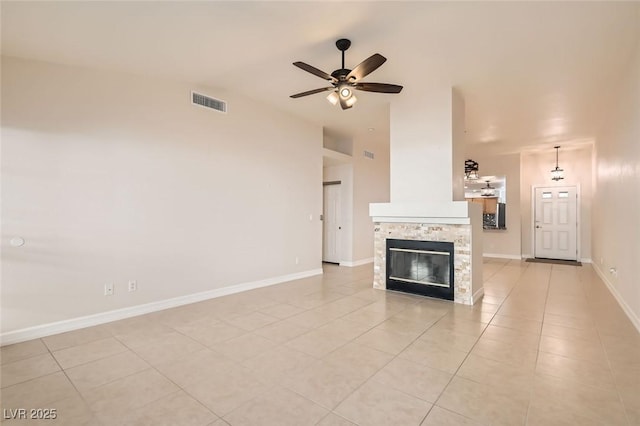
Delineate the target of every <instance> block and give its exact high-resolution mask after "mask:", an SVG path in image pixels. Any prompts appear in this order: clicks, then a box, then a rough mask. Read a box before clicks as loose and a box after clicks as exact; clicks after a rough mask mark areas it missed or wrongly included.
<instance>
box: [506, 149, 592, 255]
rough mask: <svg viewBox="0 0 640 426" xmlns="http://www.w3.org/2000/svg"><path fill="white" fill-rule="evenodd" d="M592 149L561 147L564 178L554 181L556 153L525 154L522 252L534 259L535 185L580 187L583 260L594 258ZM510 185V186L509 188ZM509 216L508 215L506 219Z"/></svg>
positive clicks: (522, 177) (522, 190)
mask: <svg viewBox="0 0 640 426" xmlns="http://www.w3.org/2000/svg"><path fill="white" fill-rule="evenodd" d="M591 156H592V149H591V145H586V146H579V147H573V148H572V147H567V148H564V149H563V148H560V150H559V165H560V168H562V169H564V179H563V180H561V181H558V182H554V181H552V180H551V169H553V168H555V165H556V152H555V150H551V151H548V152H544V153H523V154H522V156H521V161H520V170H521V175H520V178H521V181H520V184H521V185H520V200H521V205H520V206H521V215H522V253H523V255H524V256H526V257H533V254H534V253H533V248H532V244H533V218H532V213H533V212H532V204H531V200H532V198H531V197H532V196H531V193H532V188H533V187H534V186H578V187H579V193H580V212H579V227H580V258H581V259H582V260H584V261H589V259H591V206H592V190H591V187H592V179H591V174H592V173H591V167H592V158H591ZM508 184H509V183H507V185H508ZM508 215H509V213H507V216H508Z"/></svg>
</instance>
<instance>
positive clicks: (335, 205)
mask: <svg viewBox="0 0 640 426" xmlns="http://www.w3.org/2000/svg"><path fill="white" fill-rule="evenodd" d="M323 188H324V197H323V208H322V209H323V212H322V215H323V220H322V231H323V238H322V261H323V262H332V263H340V230H341V229H342V225H341V218H340V211H341V205H340V191H341V189H340V185H339V184H338V185H325V186H324V187H323Z"/></svg>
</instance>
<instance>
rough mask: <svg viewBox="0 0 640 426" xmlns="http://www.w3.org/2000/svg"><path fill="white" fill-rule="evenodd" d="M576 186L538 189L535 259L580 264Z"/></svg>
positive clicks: (535, 201) (536, 197) (535, 211)
mask: <svg viewBox="0 0 640 426" xmlns="http://www.w3.org/2000/svg"><path fill="white" fill-rule="evenodd" d="M577 214H578V191H577V187H575V186H554V187H535V188H534V216H533V218H534V229H533V231H534V257H536V258H544V259H561V260H574V261H577V260H578V238H579V234H578V217H577Z"/></svg>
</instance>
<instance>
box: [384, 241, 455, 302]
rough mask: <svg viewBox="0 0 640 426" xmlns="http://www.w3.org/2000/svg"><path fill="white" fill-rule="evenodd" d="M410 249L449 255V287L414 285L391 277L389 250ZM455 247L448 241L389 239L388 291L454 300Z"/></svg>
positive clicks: (387, 243) (387, 262)
mask: <svg viewBox="0 0 640 426" xmlns="http://www.w3.org/2000/svg"><path fill="white" fill-rule="evenodd" d="M392 248H399V249H409V250H420V251H434V252H440V253H448V254H449V287H443V286H441V285H429V284H422V283H412V282H407V281H399V280H394V279H392V278H391V277H390V272H391V255H390V253H389V249H392ZM453 256H454V245H453V243H452V242H448V241H422V240H399V239H393V238H387V241H386V258H387V260H386V264H387V268H386V284H387V290H394V291H401V292H404V293H413V294H419V295H421V296H428V297H435V298H438V299H445V300H454V288H455V285H454V275H455V274H454V273H455V267H454V265H455V263H454V257H453Z"/></svg>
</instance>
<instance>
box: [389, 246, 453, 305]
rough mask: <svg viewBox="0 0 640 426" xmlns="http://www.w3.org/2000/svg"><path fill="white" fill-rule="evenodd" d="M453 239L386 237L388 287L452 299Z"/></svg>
mask: <svg viewBox="0 0 640 426" xmlns="http://www.w3.org/2000/svg"><path fill="white" fill-rule="evenodd" d="M453 254H454V246H453V243H452V242H443V241H418V240H396V239H387V265H386V266H387V289H389V290H396V291H402V292H406V293H415V294H421V295H423V296H430V297H437V298H440V299H448V300H453V296H454V285H453V284H454V283H453V278H454V266H453V265H454V262H453Z"/></svg>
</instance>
